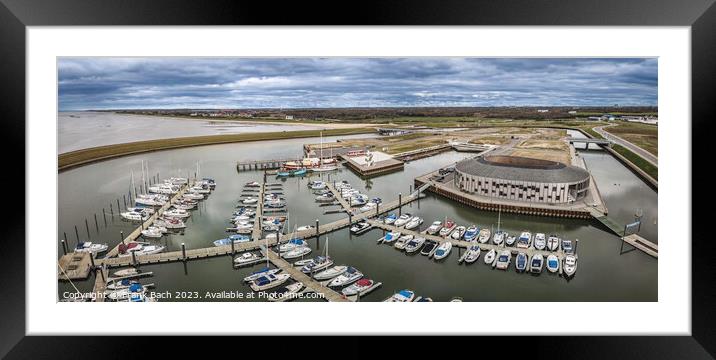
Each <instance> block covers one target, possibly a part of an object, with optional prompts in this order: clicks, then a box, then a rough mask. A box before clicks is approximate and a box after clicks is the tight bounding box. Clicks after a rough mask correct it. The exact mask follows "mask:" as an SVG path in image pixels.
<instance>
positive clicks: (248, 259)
mask: <svg viewBox="0 0 716 360" xmlns="http://www.w3.org/2000/svg"><path fill="white" fill-rule="evenodd" d="M263 260H264V258H263V257H261V256H259V255H256V254H254V253H252V252H245V253H243V254H241V255H239V256H237V257H236V258H235V259H234V263H235V264H236V265H238V266H246V265H252V264H256V263H258V262H261V261H263Z"/></svg>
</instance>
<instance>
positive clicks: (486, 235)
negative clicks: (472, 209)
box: [477, 228, 491, 244]
mask: <svg viewBox="0 0 716 360" xmlns="http://www.w3.org/2000/svg"><path fill="white" fill-rule="evenodd" d="M490 235H491V234H490V229H488V228H482V229H480V234H479V235H478V236H477V241H479V242H480V243H481V244H485V243H487V242H488V241H490Z"/></svg>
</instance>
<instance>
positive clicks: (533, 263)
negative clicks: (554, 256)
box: [530, 254, 544, 274]
mask: <svg viewBox="0 0 716 360" xmlns="http://www.w3.org/2000/svg"><path fill="white" fill-rule="evenodd" d="M543 266H544V257H543V256H542V254H534V255H532V259H531V260H530V272H531V273H535V274H539V273H541V272H542V267H543Z"/></svg>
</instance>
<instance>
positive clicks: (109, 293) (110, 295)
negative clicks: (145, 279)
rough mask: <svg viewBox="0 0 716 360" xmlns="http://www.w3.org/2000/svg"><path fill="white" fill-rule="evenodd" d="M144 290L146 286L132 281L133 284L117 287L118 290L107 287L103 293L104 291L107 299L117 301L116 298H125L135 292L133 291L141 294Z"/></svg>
mask: <svg viewBox="0 0 716 360" xmlns="http://www.w3.org/2000/svg"><path fill="white" fill-rule="evenodd" d="M146 291H147V287H146V286H144V285H142V284H139V283H134V284H131V285H129V286H128V287H126V288H123V289H119V290H109V289H107V290H105V292H104V293H105V296H106V298H107V299H109V300H115V301H117V300H126V299H128V298H129V297H130V295H132V294H135V293H141V294H143V293H146Z"/></svg>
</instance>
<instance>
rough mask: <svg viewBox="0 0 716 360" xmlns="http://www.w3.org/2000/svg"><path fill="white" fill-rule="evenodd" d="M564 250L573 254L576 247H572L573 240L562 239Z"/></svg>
mask: <svg viewBox="0 0 716 360" xmlns="http://www.w3.org/2000/svg"><path fill="white" fill-rule="evenodd" d="M562 250H564V252H565V253H567V254H573V253H574V248H572V240H567V239H562Z"/></svg>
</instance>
